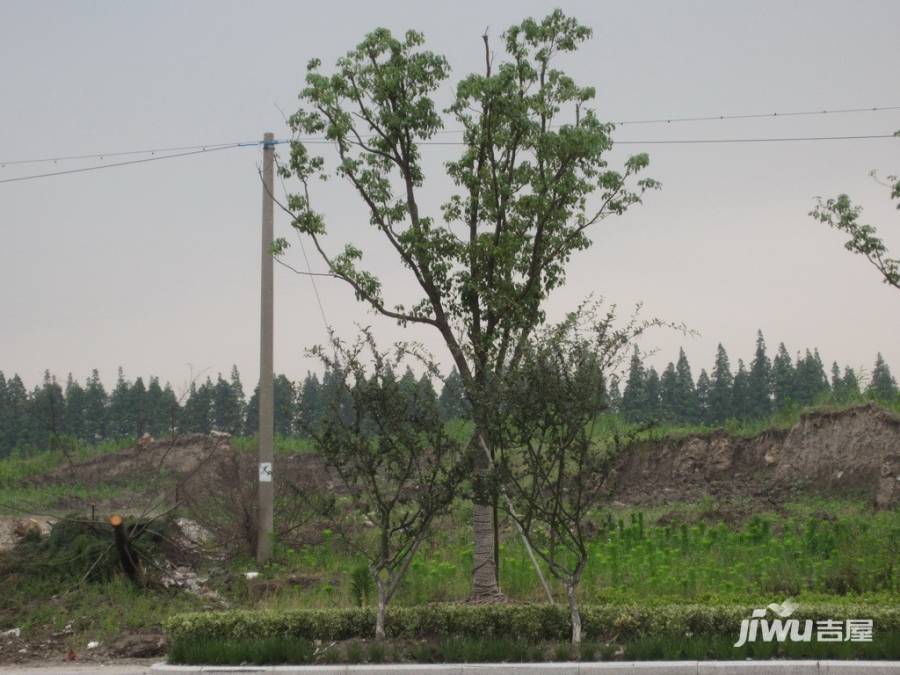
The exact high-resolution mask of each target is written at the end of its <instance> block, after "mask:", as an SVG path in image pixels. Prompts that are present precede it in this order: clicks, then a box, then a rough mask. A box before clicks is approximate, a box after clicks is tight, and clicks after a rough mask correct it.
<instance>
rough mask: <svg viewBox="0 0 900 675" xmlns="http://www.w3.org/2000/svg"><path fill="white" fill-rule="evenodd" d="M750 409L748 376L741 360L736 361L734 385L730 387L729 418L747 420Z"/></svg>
mask: <svg viewBox="0 0 900 675" xmlns="http://www.w3.org/2000/svg"><path fill="white" fill-rule="evenodd" d="M749 409H750V374H749V373H748V372H747V369H746V368H745V367H744V361H743V359H738V368H737V372H736V373H735V374H734V384H732V386H731V416H732V417H734V418H735V419H740V420H743V419H747V418H748V417H749Z"/></svg>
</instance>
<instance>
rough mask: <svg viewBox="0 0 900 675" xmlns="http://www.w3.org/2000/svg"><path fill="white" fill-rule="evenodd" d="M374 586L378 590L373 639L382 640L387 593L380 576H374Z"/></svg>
mask: <svg viewBox="0 0 900 675" xmlns="http://www.w3.org/2000/svg"><path fill="white" fill-rule="evenodd" d="M375 587H376V589H377V590H378V609H377V610H376V611H375V639H376V640H384V638H385V634H384V614H385V610H386V609H387V597H386V596H387V593H386V591H385V588H384V581H383V580H382V579H381V578H380V577H376V578H375Z"/></svg>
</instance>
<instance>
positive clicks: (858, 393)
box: [0, 332, 898, 456]
mask: <svg viewBox="0 0 900 675" xmlns="http://www.w3.org/2000/svg"><path fill="white" fill-rule="evenodd" d="M399 382H400V383H401V385H403V386H404V387H407V388H409V390H410V392H411V393H413V392H414V391H415V390H416V389H419V388H427V389H432V388H433V385H432V382H431V380H430V379H429V378H428V377H426V376H425V375H422V376H421V377H418V378H417V377H416V376H415V374H414V373H413V372H412V371H411V370H409V369H407V370H406V371H405V372H404V373H403V375H401V376H400V377H399ZM336 386H337V385H336V381H335V377H334V375H333V374H332V373H330V372H329V371H325V372H324V373H323V374H322V376H321V378H320V376H319V375H316V374H312V373H310V374H307V376H306V377H305V378H304V379H303V380H302V381H301V382H292V381H291V380H290V379H288V378H287V377H286V376H285V375H283V374H282V375H277V376H276V377H275V380H274V389H275V399H274V403H275V433H276V434H278V435H280V436H292V435H304V434H305V431H306V430H308V429H315V428H317V427H318V426H319V425H320V424H321V423H322V421H323V420H324V419H325V417H326V416H327V415H329V414H332V412H333V411H332V410H331V409H329V405H330V403H329V402H330V401H333V400H334V397H333V391H334V388H335V387H336ZM258 396H259V387H256V388H255V389H254V391H253V393H252V395H251V396H250V398H249V400H247V398H246V396H245V393H244V387H243V384H242V383H241V377H240V373H239V372H238V369H237V367H232V369H231V374H230V376H229V378H228V379H226V378H224V377H223V376H222V375H221V374H219V375H218V376H217V377H216V379H215V381H213V380H212V379H211V378H206V380H205V381H203V382H200V383H196V382H195V383H192V384H191V386H190V389H189V390H188V392H187V393H186V394H185V395H184V396H183V397H181V398H179V397H178V396H177V395H176V394H175V392H174V391H173V389H172V387H171V386H170V385H169V384H168V383H167V384H165V385H164V386H163V385H160V382H159V378H157V377H150V379H149V381H148V382H147V383H146V384H145V383H144V380H143V379H142V378H140V377H138V378H137V379H135V380H134V381H129V380H126V378H125V376H124V373H123V372H122V369H121V368H120V369H119V373H118V378H117V380H116V385H115V387H114V388H113V389H112V391H109V392H107V390H106V389H105V388H104V386H103V383H102V382H101V381H100V377H99V375H98V373H97V371H96V370H94V371H93V372H92V373H91V376H90V377H89V378H87V380H86V381H85V382H84V384H81V383H79V382H78V381H77V380H75V379H73V378H72V376H71V375H69V376H68V378H67V379H66V383H65V386H62V385H60V384H59V383H58V382H57V380H56V378H55V377H54V376H53V375H51V374H50V373H49V372H45V373H44V380H43V382H42V383H41V385H40V386H37V387H35V388H34V389H33V390H31V391H28V390H27V389H26V387H25V385H24V384H23V382H22V380H21V378H20V377H19V376H18V375H13V376H12V377H11V378H9V379H7V378H6V377H5V376H4V374H3V373H2V372H0V456H4V455H7V454H9V452H10V451H12V450H13V449H14V448H23V449H25V448H33V449H43V448H49V447H53V445H54V443H55V442H57V441H58V440H59V439H61V438H65V437H69V438H76V439H78V440H81V441H84V442H91V443H93V442H97V441H102V440H106V439H119V438H135V437H139V436H142V435H143V434H144V433H149V434H151V435H152V436H157V437H158V436H162V435H165V434H167V433H171V432H172V431H173V430H176V431H178V432H180V433H193V432H196V433H210V432H211V431H221V432H227V433H230V434H232V435H248V436H252V435H254V434H255V433H256V430H257V428H258V426H259V415H258V407H259V406H258ZM897 396H898V388H897V383H896V382H895V380H894V378H893V377H892V375H891V372H890V369H889V368H888V366H887V364H886V363H885V361H884V359H883V358H882V357H881V354H878V356H877V358H876V360H875V366H874V368H873V369H872V373H871V377H870V378H869V379H868V386H866V387H865V390H863V389H862V386H861V384H860V379H859V377H858V375H857V373H856V372H854V370H853V369H852V368H849V367H844V368H843V369H841V368H840V367H839V366H838V364H837V363H833V364H832V366H831V370H830V376H829V375H828V374H826V371H825V366H824V364H823V363H822V359H821V357H820V356H819V352H818V350H813V351H810V350H808V349H807V350H805V352H804V353H803V354H800V353H797V354H796V356H795V357H793V358H792V357H791V355H790V354H789V353H788V351H787V349H786V348H785V346H784V344H783V343H782V344H780V345H779V346H778V350H777V353H776V354H775V357H774V358H772V359H770V358H769V356H768V354H767V348H766V342H765V339H764V338H763V335H762V333H761V332H760V333H758V334H757V338H756V349H755V352H754V355H753V359H752V360H751V361H750V364H749V367H748V366H747V365H746V364H745V363H744V361H743V360H741V359H738V362H737V368H736V369H733V368H732V365H731V361H730V359H729V357H728V354H727V353H726V351H725V348H724V347H722V345H721V344H720V345H719V346H718V349H717V351H716V357H715V362H714V364H713V368H712V371H711V372H710V373H707V371H706V370H705V369H704V370H701V371H700V374H699V376H698V377H697V378H696V380H695V379H694V377H693V374H692V371H691V366H690V363H689V362H688V358H687V356H686V355H685V353H684V350H683V349H682V350H680V351H679V354H678V359H677V361H675V362H674V363H671V362H670V363H669V364H668V365H667V366H666V368H665V369H664V370H663V372H662V374H661V375H660V374H659V373H658V372H657V371H656V369H655V368H653V367H652V366H651V367H647V366H646V365H645V364H644V359H643V357H642V354H641V352H640V351H639V350H638V349H637V348H635V350H634V353H633V355H632V357H631V362H630V366H629V368H628V374H627V378H626V380H625V387H624V390H623V391H622V392H621V394H620V391H619V383H618V382H616V381H613V382H612V383H611V386H610V390H609V402H610V406H611V407H612V409H613V410H615V411H617V412H619V413H620V414H621V415H622V416H623V417H624V418H625V419H626V420H628V421H631V422H663V423H672V424H708V425H716V424H722V423H723V422H725V421H726V420H729V419H736V420H760V419H765V418H767V417H769V416H770V415H772V414H773V413H775V412H777V411H781V410H785V409H787V408H790V407H791V406H808V405H814V404H819V403H828V402H831V403H838V404H840V403H847V402H851V401H855V400H862V399H863V398H864V397H865V398H871V399H876V400H880V401H894V400H896V398H897ZM438 401H439V406H440V411H441V414H442V416H443V417H444V419H447V420H449V419H457V418H461V419H468V418H469V417H470V413H469V404H468V402H467V401H466V398H465V394H464V392H463V386H462V380H461V378H460V376H459V373H457V372H456V371H455V370H454V371H452V372H451V373H450V375H449V376H448V377H447V378H446V379H445V380H444V383H443V387H442V389H441V393H440V396H439V398H438ZM338 414H341V415H350V414H352V411H351V410H350V409H349V403H348V404H347V405H346V406H345V407H344V408H342V410H340V411H338Z"/></svg>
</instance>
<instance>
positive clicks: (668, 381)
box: [659, 361, 679, 422]
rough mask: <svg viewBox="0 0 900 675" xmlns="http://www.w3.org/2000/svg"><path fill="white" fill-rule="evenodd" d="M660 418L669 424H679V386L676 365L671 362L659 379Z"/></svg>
mask: <svg viewBox="0 0 900 675" xmlns="http://www.w3.org/2000/svg"><path fill="white" fill-rule="evenodd" d="M659 408H660V417H661V418H662V419H663V420H665V421H667V422H678V421H679V419H678V414H679V409H678V408H679V405H678V384H677V376H676V375H675V364H674V363H672V362H671V361H669V364H668V365H667V366H666V369H665V370H664V371H663V374H662V376H661V377H660V378H659Z"/></svg>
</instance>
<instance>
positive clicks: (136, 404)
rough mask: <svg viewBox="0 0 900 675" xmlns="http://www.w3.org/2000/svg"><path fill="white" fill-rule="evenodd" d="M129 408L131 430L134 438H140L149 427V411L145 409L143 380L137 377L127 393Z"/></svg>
mask: <svg viewBox="0 0 900 675" xmlns="http://www.w3.org/2000/svg"><path fill="white" fill-rule="evenodd" d="M128 399H129V407H130V409H131V410H130V413H131V425H132V426H131V430H130V433H131V434H132V435H134V436H137V437H141V436H143V435H144V433H145V432H146V431H147V430H148V428H149V425H150V411H149V410H148V408H147V388H146V387H145V386H144V379H143V378H142V377H138V378H137V379H135V381H134V384H133V385H131V389H130V390H129V391H128Z"/></svg>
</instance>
